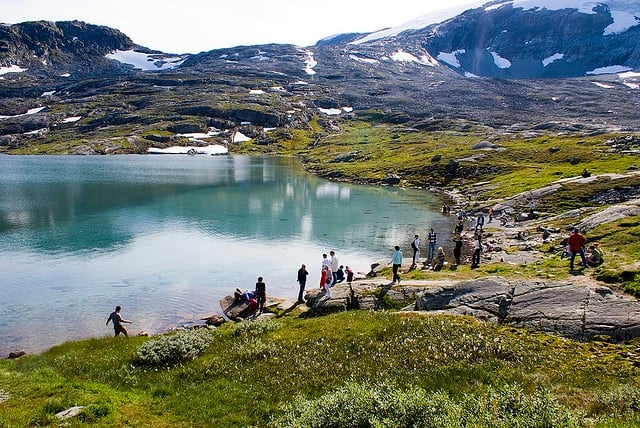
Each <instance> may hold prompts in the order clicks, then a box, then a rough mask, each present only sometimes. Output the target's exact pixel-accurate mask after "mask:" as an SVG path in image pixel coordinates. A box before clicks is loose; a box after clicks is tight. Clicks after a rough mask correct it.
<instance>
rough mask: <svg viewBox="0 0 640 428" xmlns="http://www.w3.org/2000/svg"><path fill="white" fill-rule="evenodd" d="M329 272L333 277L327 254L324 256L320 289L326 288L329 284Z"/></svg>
mask: <svg viewBox="0 0 640 428" xmlns="http://www.w3.org/2000/svg"><path fill="white" fill-rule="evenodd" d="M327 272H329V275H331V270H330V269H329V259H328V258H327V255H326V254H323V255H322V266H321V267H320V288H324V286H325V285H326V283H327Z"/></svg>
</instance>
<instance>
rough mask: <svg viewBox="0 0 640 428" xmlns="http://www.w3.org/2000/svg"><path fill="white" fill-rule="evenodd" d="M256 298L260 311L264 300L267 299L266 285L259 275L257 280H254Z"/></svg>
mask: <svg viewBox="0 0 640 428" xmlns="http://www.w3.org/2000/svg"><path fill="white" fill-rule="evenodd" d="M256 300H257V301H258V309H260V313H262V311H263V310H264V302H265V301H266V300H267V285H266V284H265V283H264V280H263V278H262V277H261V276H259V277H258V282H256Z"/></svg>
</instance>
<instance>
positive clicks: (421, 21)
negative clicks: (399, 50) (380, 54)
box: [350, 1, 484, 45]
mask: <svg viewBox="0 0 640 428" xmlns="http://www.w3.org/2000/svg"><path fill="white" fill-rule="evenodd" d="M483 3H484V1H474V2H470V3H467V4H464V5H460V6H455V7H450V8H447V9H442V10H437V11H434V12H431V13H428V14H426V15H422V16H420V17H418V18H416V19H413V20H411V21H409V22H406V23H404V24H401V25H399V26H397V27H391V28H385V29H382V30H380V31H376V32H373V33H370V34H367V35H366V36H364V37H361V38H359V39H358V40H354V41H353V42H351V43H350V44H354V45H359V44H361V43H367V42H371V41H373V40H379V39H384V38H387V37H393V36H397V35H398V34H400V33H402V32H404V31H407V30H419V29H420V28H424V27H428V26H429V25H431V24H437V23H440V22H443V21H446V20H447V19H451V18H453V17H455V16H457V15H459V14H461V13H462V12H464V11H465V10H469V9H473V8H475V7H479V6H481V5H482V4H483Z"/></svg>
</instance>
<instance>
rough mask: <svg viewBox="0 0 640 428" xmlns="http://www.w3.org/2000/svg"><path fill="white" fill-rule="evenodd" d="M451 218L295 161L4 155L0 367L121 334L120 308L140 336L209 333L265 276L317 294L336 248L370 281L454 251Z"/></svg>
mask: <svg viewBox="0 0 640 428" xmlns="http://www.w3.org/2000/svg"><path fill="white" fill-rule="evenodd" d="M441 205H442V201H441V200H440V199H438V198H437V197H436V196H434V195H433V194H431V193H429V192H427V191H420V190H415V189H400V188H390V187H374V186H356V185H352V184H347V183H335V182H329V181H326V180H323V179H320V178H318V177H315V176H313V175H310V174H308V173H306V172H305V171H304V170H303V169H302V167H301V165H300V163H299V161H298V160H296V159H293V158H286V157H262V156H258V157H256V156H183V155H175V156H170V155H126V156H7V155H0V338H1V339H0V341H1V342H0V356H6V355H7V354H8V352H9V351H11V350H16V349H25V350H26V351H27V352H38V351H42V350H44V349H47V348H49V347H51V346H53V345H56V344H59V343H62V342H64V341H67V340H72V339H80V338H87V337H99V336H104V335H112V334H113V329H112V327H111V326H109V327H106V326H105V321H106V319H107V317H108V315H109V313H110V312H111V311H113V308H114V307H115V306H116V305H122V307H123V310H122V314H123V316H124V318H126V319H130V320H133V321H134V323H133V324H131V326H130V327H129V331H130V334H137V332H138V331H140V330H145V331H147V332H149V333H152V334H153V333H157V332H162V331H166V329H167V328H169V327H179V326H181V325H185V324H189V323H193V322H198V321H199V319H200V318H202V317H204V316H208V315H211V314H214V313H218V312H219V303H218V302H219V299H220V298H221V297H223V296H224V295H226V294H230V293H231V292H232V291H233V290H234V289H235V288H236V287H238V288H241V289H243V290H245V289H253V286H254V284H255V282H256V279H257V277H258V276H259V275H260V276H264V278H265V282H266V284H267V293H268V294H271V295H275V296H282V297H284V296H290V297H292V298H295V297H296V296H297V283H296V274H297V269H298V268H299V267H300V265H301V264H302V263H305V264H306V265H307V268H308V270H309V273H310V275H309V280H308V282H307V288H310V287H317V286H318V282H319V277H320V262H321V259H322V253H328V252H329V250H331V249H335V251H336V253H337V256H338V257H339V260H340V263H341V264H344V265H349V266H351V267H352V269H353V270H354V271H361V272H367V271H368V270H369V266H370V264H371V263H372V262H376V261H388V260H389V259H390V257H391V252H392V247H393V246H394V245H401V246H402V249H403V251H404V253H405V257H410V256H411V250H410V247H409V244H410V242H411V240H412V238H413V234H414V233H418V234H420V235H421V237H423V238H424V237H425V236H426V234H427V231H428V228H429V227H432V226H433V227H435V229H436V231H438V232H440V233H439V237H440V240H441V242H444V240H445V239H447V240H448V239H449V231H450V230H451V229H452V228H453V225H452V223H451V222H452V221H453V216H451V217H450V216H444V215H442V214H441V212H440V209H441ZM422 242H423V243H424V242H425V240H424V239H423V240H422ZM423 247H424V245H423ZM425 251H426V250H424V249H423V256H424V253H425Z"/></svg>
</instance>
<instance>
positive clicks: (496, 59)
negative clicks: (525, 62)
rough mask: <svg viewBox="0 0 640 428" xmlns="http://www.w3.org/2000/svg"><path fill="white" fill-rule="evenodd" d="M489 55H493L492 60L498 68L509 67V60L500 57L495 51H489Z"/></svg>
mask: <svg viewBox="0 0 640 428" xmlns="http://www.w3.org/2000/svg"><path fill="white" fill-rule="evenodd" d="M491 56H492V57H493V62H494V63H495V64H496V66H497V67H498V68H509V67H511V61H509V60H508V59H506V58H502V57H501V56H500V55H498V54H497V53H496V52H491Z"/></svg>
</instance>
